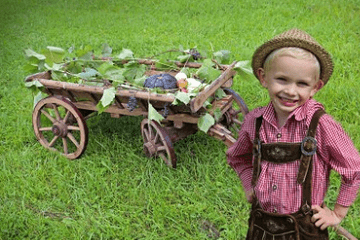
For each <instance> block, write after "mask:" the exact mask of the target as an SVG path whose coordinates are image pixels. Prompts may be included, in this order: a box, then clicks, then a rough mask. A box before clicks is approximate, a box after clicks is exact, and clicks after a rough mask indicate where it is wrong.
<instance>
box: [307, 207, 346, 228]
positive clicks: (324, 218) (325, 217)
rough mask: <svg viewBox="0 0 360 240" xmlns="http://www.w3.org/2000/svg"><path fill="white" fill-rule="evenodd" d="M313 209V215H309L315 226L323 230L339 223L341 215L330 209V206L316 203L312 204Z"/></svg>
mask: <svg viewBox="0 0 360 240" xmlns="http://www.w3.org/2000/svg"><path fill="white" fill-rule="evenodd" d="M311 209H312V210H313V211H314V215H313V216H312V217H311V221H312V222H313V223H315V226H316V227H319V228H320V229H321V230H325V229H326V228H327V227H329V226H331V227H335V226H337V225H339V224H340V222H341V220H342V219H343V217H341V216H339V215H338V214H336V212H334V211H332V210H331V209H330V208H328V207H326V206H325V205H324V206H323V207H320V206H318V205H314V206H312V208H311Z"/></svg>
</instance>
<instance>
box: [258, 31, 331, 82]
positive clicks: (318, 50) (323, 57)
mask: <svg viewBox="0 0 360 240" xmlns="http://www.w3.org/2000/svg"><path fill="white" fill-rule="evenodd" d="M283 47H299V48H304V49H306V50H308V51H309V52H311V53H313V54H314V55H315V56H316V57H317V59H318V60H319V63H320V79H321V80H323V81H324V84H326V83H327V81H328V80H329V78H330V76H331V74H332V72H333V68H334V65H333V62H332V60H331V56H330V54H329V53H328V52H327V51H326V50H325V49H324V48H323V47H321V46H320V44H319V43H318V42H316V41H315V39H313V38H312V37H311V36H310V35H309V34H307V33H306V32H304V31H302V30H299V29H291V30H289V31H286V32H284V33H281V34H279V35H277V36H275V37H274V38H273V39H271V40H269V41H267V42H265V43H264V44H263V45H261V46H260V47H259V48H258V49H257V50H256V51H255V53H254V55H253V58H252V69H253V72H254V74H255V76H256V77H257V78H258V76H257V74H256V71H257V70H258V69H259V68H263V67H264V62H265V59H266V57H267V56H268V55H269V54H270V53H271V52H272V51H274V50H276V49H279V48H283Z"/></svg>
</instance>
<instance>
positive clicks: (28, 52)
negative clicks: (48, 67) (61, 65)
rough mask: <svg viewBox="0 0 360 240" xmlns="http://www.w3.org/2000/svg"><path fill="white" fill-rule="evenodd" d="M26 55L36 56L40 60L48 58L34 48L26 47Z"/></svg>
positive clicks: (28, 56) (29, 56)
mask: <svg viewBox="0 0 360 240" xmlns="http://www.w3.org/2000/svg"><path fill="white" fill-rule="evenodd" d="M25 55H26V57H27V58H32V57H35V58H36V59H38V60H45V58H46V57H45V56H44V55H42V54H39V53H37V52H35V51H33V50H32V49H26V50H25Z"/></svg>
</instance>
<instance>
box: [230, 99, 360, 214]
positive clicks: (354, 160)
mask: <svg viewBox="0 0 360 240" xmlns="http://www.w3.org/2000/svg"><path fill="white" fill-rule="evenodd" d="M320 108H323V106H322V105H321V104H320V103H318V102H316V101H315V100H313V99H310V100H308V101H307V102H306V103H305V104H304V105H302V106H301V107H299V108H297V109H295V110H294V111H293V112H292V113H291V114H290V116H289V118H288V119H287V121H286V123H285V125H284V126H283V127H281V128H278V125H277V120H276V116H275V112H274V108H273V106H272V104H271V103H270V104H269V105H268V106H266V107H262V108H257V109H255V110H253V111H251V112H250V113H248V114H247V115H246V117H245V119H244V124H243V125H242V127H241V130H240V131H239V137H238V139H237V141H236V143H235V144H234V145H233V146H231V147H230V148H229V150H228V151H227V161H228V163H229V164H230V166H231V167H232V168H233V169H234V170H235V171H236V173H237V174H238V176H239V177H240V179H241V181H242V184H243V187H244V189H245V191H250V190H251V188H252V186H251V179H252V170H253V166H252V155H251V153H252V144H253V140H254V138H255V119H256V118H257V117H259V116H261V115H262V116H263V121H262V126H261V128H260V139H261V141H263V142H264V143H273V142H291V143H294V142H301V141H302V140H303V138H304V137H305V136H306V132H307V129H308V128H309V125H310V121H311V118H312V116H313V114H314V113H315V111H316V110H318V109H320ZM315 138H316V140H317V142H318V145H317V151H316V154H315V155H314V157H313V175H312V179H313V180H312V204H313V205H320V204H322V203H323V201H324V197H325V194H326V191H327V188H328V185H329V175H330V170H331V169H334V170H335V171H337V172H338V173H339V174H340V175H341V177H342V183H341V187H340V192H339V194H338V198H337V203H338V204H340V205H342V206H350V205H351V204H352V203H353V201H354V200H355V199H356V195H357V191H358V188H359V186H360V156H359V153H358V151H357V150H356V148H355V146H354V144H353V143H352V141H351V140H350V138H349V137H348V136H347V134H346V133H345V132H344V130H343V129H342V127H341V126H340V124H338V123H336V122H335V121H334V120H333V119H332V117H331V116H330V115H328V114H325V115H323V116H322V117H321V118H320V120H319V125H318V127H317V130H316V136H315ZM298 170H299V160H297V161H294V162H290V163H284V164H275V163H271V162H268V161H262V162H261V174H260V176H259V179H258V182H257V185H256V186H255V187H254V191H255V194H256V196H257V198H258V200H259V202H260V205H261V206H262V208H263V209H264V210H265V211H268V212H277V213H282V214H289V213H293V212H296V211H297V210H299V207H300V204H301V196H302V187H301V185H300V184H298V183H297V182H296V177H297V173H298Z"/></svg>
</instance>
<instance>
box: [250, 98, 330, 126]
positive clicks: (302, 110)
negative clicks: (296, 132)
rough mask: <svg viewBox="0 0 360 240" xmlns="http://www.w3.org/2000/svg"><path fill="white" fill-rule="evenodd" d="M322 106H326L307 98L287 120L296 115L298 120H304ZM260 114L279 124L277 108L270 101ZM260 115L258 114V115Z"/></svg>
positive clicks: (295, 117) (265, 118) (274, 123)
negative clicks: (276, 113)
mask: <svg viewBox="0 0 360 240" xmlns="http://www.w3.org/2000/svg"><path fill="white" fill-rule="evenodd" d="M320 108H324V107H323V106H322V104H321V103H318V102H316V101H315V100H314V99H312V98H311V99H309V100H307V101H306V102H305V103H304V104H303V105H301V106H300V107H298V108H296V109H295V110H294V111H292V112H291V113H290V115H289V117H288V119H287V120H289V119H291V118H292V117H294V119H295V120H296V121H302V120H304V119H305V118H306V117H308V116H312V115H313V114H314V112H315V111H316V110H318V109H320ZM261 110H262V111H259V113H258V115H259V116H261V115H262V116H263V119H264V120H265V121H267V122H269V123H270V124H273V125H274V126H277V119H276V115H275V109H274V106H273V105H272V103H271V102H270V103H269V104H268V105H267V106H266V107H264V108H262V109H261ZM256 117H258V116H256Z"/></svg>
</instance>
